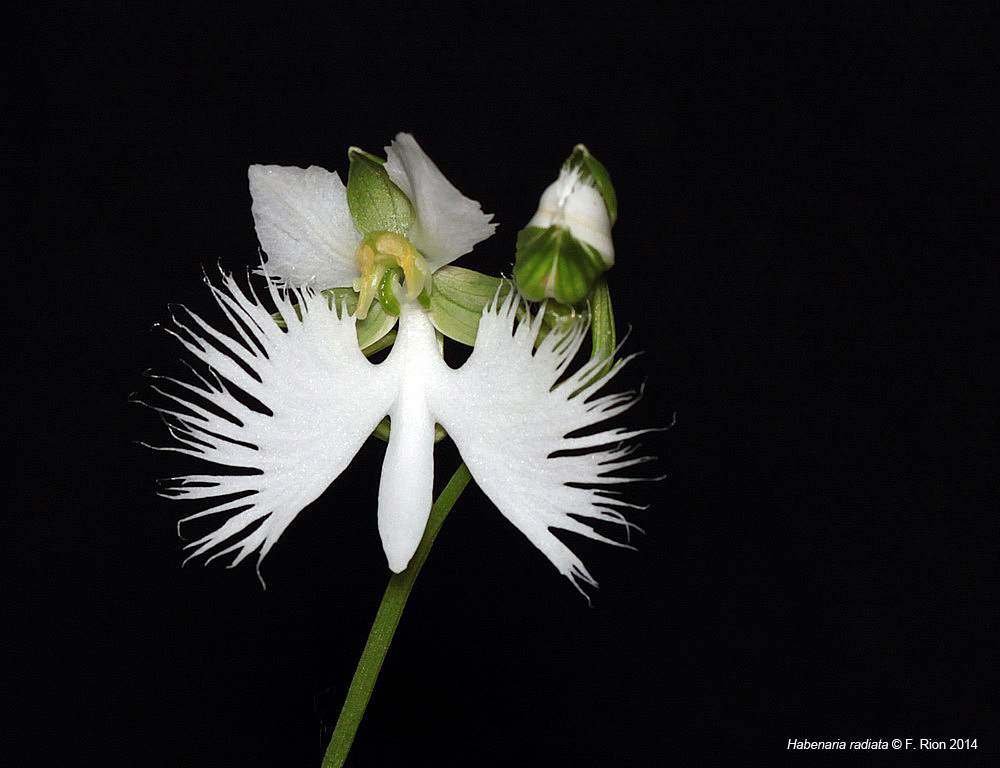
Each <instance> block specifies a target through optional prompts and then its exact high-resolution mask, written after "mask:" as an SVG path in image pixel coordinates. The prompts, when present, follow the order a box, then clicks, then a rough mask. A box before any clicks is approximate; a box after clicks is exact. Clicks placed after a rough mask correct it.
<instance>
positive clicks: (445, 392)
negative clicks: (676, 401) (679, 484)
mask: <svg viewBox="0 0 1000 768" xmlns="http://www.w3.org/2000/svg"><path fill="white" fill-rule="evenodd" d="M267 290H268V292H269V293H270V298H271V300H272V301H273V302H274V304H275V306H276V308H277V310H278V311H279V312H280V313H281V316H282V318H283V319H284V321H285V324H286V329H284V330H283V329H282V328H280V327H279V326H278V325H277V324H276V323H275V322H274V320H273V319H272V317H271V315H270V312H269V311H268V310H267V309H265V308H264V306H263V304H262V303H261V301H260V299H259V298H258V297H257V295H255V294H254V293H253V292H252V291H247V292H245V291H244V290H242V289H241V288H240V287H239V286H238V285H237V284H236V281H235V280H233V278H232V277H231V276H224V277H223V279H222V285H221V287H214V286H213V288H212V291H213V294H214V296H215V299H216V301H217V302H218V303H219V306H220V307H221V308H222V309H223V311H224V312H225V313H226V315H227V316H228V318H229V321H230V323H231V328H230V329H229V330H228V333H223V332H221V331H218V330H216V329H214V328H212V327H211V326H210V325H208V324H207V323H206V322H204V321H203V320H201V319H200V318H198V317H197V316H192V317H191V320H189V321H177V327H176V329H175V330H174V331H173V332H174V334H175V335H176V336H177V338H178V339H179V340H180V342H181V344H182V345H183V346H184V347H185V349H186V350H187V351H188V353H189V354H190V355H191V356H192V357H193V358H194V359H195V360H196V361H198V362H199V363H201V364H202V365H203V366H207V368H208V369H209V371H210V373H209V374H208V375H206V376H201V375H199V376H198V377H197V381H196V382H195V383H190V382H184V381H176V380H171V381H172V382H173V383H172V385H171V386H169V387H168V388H159V391H161V392H162V393H163V394H164V395H166V397H167V398H168V399H169V400H170V401H172V402H173V403H174V404H176V405H179V406H180V409H176V408H174V407H173V406H170V407H166V408H161V409H159V410H161V412H163V413H164V415H165V417H166V418H167V420H168V423H169V424H170V431H171V433H172V435H173V436H174V437H175V438H176V441H177V444H175V445H171V446H166V447H164V450H173V451H177V452H180V453H184V454H188V455H191V456H196V457H198V458H202V459H206V460H208V461H211V462H213V463H215V464H219V465H223V466H225V467H229V468H234V469H238V470H244V471H250V472H252V474H246V473H243V474H237V475H233V474H209V473H206V474H197V475H187V476H183V477H178V478H174V479H172V480H171V481H169V485H168V486H167V487H166V489H165V490H164V491H163V493H164V495H168V496H174V497H179V498H186V499H199V500H204V501H207V502H208V506H207V507H206V508H205V509H203V510H201V511H199V512H197V513H195V514H193V515H191V516H189V517H187V518H185V520H191V519H194V518H199V517H204V516H209V515H217V514H219V515H222V514H229V515H230V516H229V517H228V518H227V519H226V521H225V522H224V523H223V524H222V525H221V526H220V527H219V528H218V529H217V530H215V531H213V532H212V533H209V534H208V535H206V536H204V537H202V538H200V539H198V540H197V541H194V542H192V543H190V544H189V545H188V548H189V549H191V550H193V552H192V557H193V556H197V555H201V554H210V558H209V559H213V558H215V557H220V556H222V555H225V554H228V553H235V556H234V558H233V561H232V565H236V564H238V563H239V562H241V561H242V560H244V559H245V558H246V557H247V556H248V555H250V554H251V553H252V552H255V551H256V552H258V564H259V562H260V561H261V560H262V559H263V558H264V556H265V555H266V554H267V553H268V551H269V550H270V549H271V547H272V546H273V544H274V542H275V541H276V540H277V539H278V537H279V536H280V535H281V534H282V532H283V531H284V530H285V528H287V526H288V525H289V523H290V522H291V521H292V519H294V517H295V516H296V515H297V514H298V513H299V512H300V511H301V510H302V509H303V508H304V507H305V506H306V505H308V504H309V503H311V502H312V501H314V500H315V499H316V498H317V497H318V496H319V495H320V494H321V493H322V492H323V490H325V489H326V488H327V486H329V485H330V483H332V482H333V481H334V480H335V479H336V478H337V477H338V476H339V475H340V473H341V472H342V471H343V470H344V469H345V468H346V467H347V465H348V463H350V460H351V459H352V458H353V457H354V455H355V454H356V453H357V452H358V451H359V450H360V448H361V445H362V443H363V442H364V441H365V439H366V438H367V437H368V435H370V434H371V432H372V431H373V430H374V428H375V426H376V425H377V424H378V423H379V421H380V420H381V419H382V417H383V416H385V415H387V414H388V415H389V416H390V418H391V427H392V429H391V435H390V440H389V446H388V448H387V450H386V455H385V460H384V463H383V467H382V479H381V484H380V488H379V493H378V525H379V533H380V535H381V538H382V544H383V547H384V549H385V554H386V558H387V561H388V564H389V567H390V568H391V569H392V570H393V571H396V572H399V571H401V570H403V569H404V568H405V567H406V565H407V563H408V562H409V560H410V558H411V557H412V555H413V553H414V551H415V549H416V547H417V544H418V543H419V541H420V538H421V536H422V534H423V529H424V526H425V524H426V521H427V516H428V514H429V511H430V506H431V489H432V483H433V470H434V467H433V434H434V424H435V422H437V423H440V424H441V425H442V426H443V427H444V428H445V429H446V430H447V432H448V434H449V435H450V436H451V437H452V439H453V440H454V441H455V444H456V445H457V447H458V450H459V452H460V453H461V455H462V458H463V460H464V461H465V462H466V464H467V465H468V467H469V470H470V471H471V473H472V476H473V478H474V479H475V480H476V482H477V483H478V484H479V486H480V487H481V488H482V489H483V491H484V492H485V493H486V495H487V496H488V497H489V498H490V499H492V501H493V502H494V504H496V506H497V507H498V508H499V509H500V511H501V513H503V515H504V516H505V517H506V518H507V519H508V520H510V521H511V522H512V523H513V524H514V525H515V526H517V528H518V529H519V530H520V531H521V532H522V533H524V535H525V536H527V537H528V539H529V540H530V541H531V542H532V543H533V544H534V545H535V546H536V547H538V548H539V549H540V550H541V551H542V552H543V553H544V554H545V556H546V557H548V558H549V560H550V561H551V562H552V563H553V565H555V567H556V568H557V569H558V570H559V572H560V573H561V574H563V575H564V576H566V577H567V578H569V579H570V580H571V582H572V583H573V584H574V586H576V587H577V588H578V589H579V588H580V584H581V583H582V582H585V583H588V584H591V585H596V582H595V581H594V579H593V577H592V576H591V575H590V573H589V572H588V571H587V569H586V568H585V567H584V565H583V563H582V562H581V561H580V560H579V558H578V557H577V556H576V555H574V554H573V552H572V551H571V550H570V549H569V547H567V546H566V545H565V544H564V543H563V542H561V541H560V540H559V539H558V538H556V536H554V535H553V533H552V529H553V528H558V529H562V530H567V531H572V532H574V533H578V534H581V535H583V536H586V537H588V538H592V539H597V540H599V541H604V542H607V543H611V544H619V542H616V541H614V540H612V539H609V538H607V537H606V536H604V535H602V534H600V533H598V532H597V531H595V530H594V529H593V528H592V527H591V525H589V524H588V522H586V521H593V520H605V521H610V522H613V523H617V524H620V525H622V526H623V527H625V528H626V529H627V528H629V527H630V526H631V524H630V523H628V522H627V521H626V520H625V518H624V517H623V516H622V514H621V512H620V509H622V508H627V507H630V506H633V505H630V504H627V503H625V502H622V501H621V500H619V499H618V498H617V497H616V495H615V494H614V492H613V490H612V488H611V486H613V485H615V484H618V483H623V482H628V481H629V480H631V479H635V478H627V477H621V476H620V475H617V474H616V473H617V472H618V471H619V470H621V469H623V468H625V467H628V466H631V465H634V464H637V463H640V462H642V461H644V460H645V459H644V458H642V457H635V456H633V455H632V450H631V449H630V447H629V446H628V445H627V444H626V442H627V441H629V440H630V439H631V438H634V437H635V436H637V435H638V434H641V433H642V432H644V431H646V430H628V429H620V428H619V429H608V430H604V431H596V432H595V431H593V430H589V433H588V434H585V435H584V436H576V437H567V435H571V434H575V433H578V432H579V431H580V430H585V429H587V428H589V427H593V426H594V425H597V424H600V423H601V422H603V421H604V420H606V419H610V418H612V417H614V416H617V415H618V414H620V413H622V412H623V411H625V410H626V409H627V408H629V407H630V405H631V404H632V403H633V402H634V400H635V394H634V393H619V394H611V395H602V396H598V395H597V394H596V393H597V391H598V390H599V389H600V388H601V387H603V386H604V385H605V384H606V383H607V382H608V381H610V380H611V379H612V378H613V377H614V376H615V375H616V373H617V372H618V371H619V370H621V366H618V367H616V368H614V369H613V370H612V372H611V373H609V374H607V375H605V376H603V377H600V378H598V379H596V380H593V379H594V376H595V372H596V370H597V366H596V364H592V365H586V366H584V367H583V368H582V369H580V370H578V371H576V372H575V373H571V374H568V375H565V373H566V369H567V366H568V365H569V364H570V361H571V360H572V358H573V356H574V354H575V353H576V351H577V350H578V349H579V347H580V344H581V342H582V340H583V338H584V336H585V332H586V329H585V327H583V326H579V325H577V326H574V327H572V328H570V329H569V330H568V331H566V332H564V333H556V332H553V333H550V334H549V335H548V336H547V337H545V339H544V340H542V342H541V343H540V344H539V345H538V346H537V348H536V347H535V346H534V341H535V339H536V337H537V334H538V331H539V328H540V316H539V317H535V318H532V317H531V316H530V314H528V315H527V316H526V319H524V320H523V321H521V322H518V321H517V320H516V318H517V315H518V309H519V307H521V306H523V305H522V304H521V301H520V299H519V298H518V297H517V296H516V294H515V293H514V292H511V294H510V295H509V296H508V297H507V298H506V299H505V300H503V301H495V302H494V303H493V304H492V305H491V306H488V307H487V308H486V309H485V310H484V313H483V317H482V319H481V321H480V326H479V333H478V337H477V340H476V344H475V347H474V349H473V351H472V354H471V356H470V357H469V359H468V360H467V361H466V363H465V365H463V366H462V367H461V368H460V369H458V370H452V369H451V368H449V367H448V366H447V365H446V364H445V363H444V360H443V359H442V357H441V354H440V351H439V349H438V346H437V342H436V339H435V336H434V329H433V326H432V325H431V322H430V318H429V316H428V315H427V313H426V312H424V311H423V310H422V309H420V307H419V306H418V305H416V304H415V303H406V302H404V305H403V312H402V314H401V317H400V329H399V336H398V337H397V339H396V343H395V345H394V346H393V349H392V351H391V353H390V354H389V356H388V358H387V359H386V360H385V361H384V362H383V363H381V364H378V365H375V364H372V363H370V362H369V361H368V360H367V359H366V358H365V357H364V355H362V354H361V352H360V350H359V349H358V346H357V339H356V336H355V321H354V318H353V317H352V316H350V315H348V314H347V312H346V311H344V310H341V312H340V313H339V314H338V311H337V309H336V308H334V307H331V306H330V305H329V303H328V300H327V298H326V297H325V296H324V295H322V294H318V293H315V292H313V291H312V290H310V289H303V290H296V291H291V292H284V291H280V290H278V289H277V288H275V287H274V286H273V285H269V286H268V288H267ZM296 303H297V304H298V305H299V306H298V312H297V311H296V307H295V306H294V305H295V304H296ZM564 375H565V378H564V380H563V381H561V382H560V383H559V384H558V386H556V382H557V381H559V379H560V377H561V376H564ZM223 382H225V384H224V383H223ZM233 388H236V389H238V390H241V391H242V392H243V393H246V394H247V395H249V396H250V397H251V398H253V400H256V401H257V402H259V403H260V405H261V406H263V409H261V408H258V407H254V406H251V405H249V404H248V402H247V398H245V397H241V396H238V395H237V394H235V393H234V392H233V391H231V390H233ZM206 406H210V407H206ZM219 412H221V413H223V414H225V416H221V415H218V413H219ZM581 591H582V590H581Z"/></svg>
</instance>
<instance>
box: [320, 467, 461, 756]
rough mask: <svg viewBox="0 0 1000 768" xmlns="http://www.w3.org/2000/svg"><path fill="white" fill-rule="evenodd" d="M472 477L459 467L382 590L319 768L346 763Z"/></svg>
mask: <svg viewBox="0 0 1000 768" xmlns="http://www.w3.org/2000/svg"><path fill="white" fill-rule="evenodd" d="M471 477H472V476H471V475H470V474H469V469H468V467H466V466H465V464H461V465H459V467H458V469H456V470H455V474H454V475H452V477H451V480H449V481H448V485H446V486H445V488H444V490H443V491H441V495H440V496H438V498H437V501H435V502H434V506H432V507H431V514H430V517H429V518H428V520H427V527H426V528H425V529H424V536H423V538H422V539H421V540H420V545H419V546H418V547H417V551H416V552H415V553H414V554H413V558H412V559H411V560H410V564H409V565H408V566H407V567H406V570H405V571H403V572H402V573H394V574H393V575H392V578H391V579H389V585H388V586H387V587H386V588H385V594H384V595H383V596H382V603H381V604H380V605H379V607H378V613H377V614H375V621H374V623H373V624H372V628H371V632H369V633H368V642H367V643H365V650H364V651H363V652H362V653H361V658H360V659H359V660H358V668H357V669H356V670H354V678H353V679H352V680H351V687H350V689H349V690H348V691H347V699H346V700H345V701H344V708H343V709H341V710H340V717H339V718H337V725H336V727H335V728H334V729H333V736H332V737H331V739H330V745H329V746H328V747H327V748H326V755H325V756H324V757H323V766H322V768H341V766H343V764H344V761H345V760H347V753H348V752H349V751H350V749H351V744H352V743H353V742H354V734H355V733H357V730H358V726H359V725H360V724H361V718H362V717H363V716H364V714H365V708H366V707H367V706H368V699H369V698H371V695H372V689H373V688H374V687H375V681H376V680H377V679H378V673H379V670H380V669H382V662H383V661H384V660H385V654H386V651H388V650H389V644H390V643H391V642H392V636H393V635H394V634H395V632H396V626H397V625H398V624H399V618H400V616H401V615H402V613H403V608H404V607H405V606H406V599H407V598H408V597H409V596H410V590H411V589H413V583H414V582H415V581H416V579H417V574H418V573H420V567H421V566H422V565H423V564H424V560H426V559H427V555H428V553H429V552H430V551H431V545H432V544H433V543H434V539H435V537H436V536H437V534H438V531H439V530H441V525H442V523H444V519H445V518H446V517H447V516H448V513H449V512H450V511H451V508H452V507H453V506H455V502H456V501H457V500H458V497H459V496H460V495H461V494H462V491H463V490H465V486H466V485H468V484H469V480H470V479H471Z"/></svg>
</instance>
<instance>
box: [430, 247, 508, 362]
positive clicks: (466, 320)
mask: <svg viewBox="0 0 1000 768" xmlns="http://www.w3.org/2000/svg"><path fill="white" fill-rule="evenodd" d="M433 280H434V290H433V291H431V296H430V313H431V319H432V320H433V321H434V327H435V328H437V329H438V330H439V331H441V333H443V334H444V335H445V336H447V337H448V338H449V339H454V340H455V341H458V342H461V343H462V344H467V345H468V346H470V347H471V346H472V345H473V344H475V343H476V333H477V332H478V331H479V318H480V317H482V315H483V307H485V306H486V305H487V304H488V303H489V302H491V301H492V300H493V297H494V296H496V295H497V291H498V290H499V291H500V298H504V297H505V296H506V295H507V294H508V293H509V292H510V281H509V280H502V279H501V278H499V277H490V276H489V275H484V274H481V273H479V272H476V271H475V270H472V269H464V268H463V267H454V266H451V265H449V266H445V267H441V269H439V270H438V271H437V272H435V273H434V278H433Z"/></svg>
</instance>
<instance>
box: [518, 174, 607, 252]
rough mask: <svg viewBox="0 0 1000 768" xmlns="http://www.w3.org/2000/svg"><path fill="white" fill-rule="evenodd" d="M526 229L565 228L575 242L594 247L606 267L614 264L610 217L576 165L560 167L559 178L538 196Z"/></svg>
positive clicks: (598, 194) (595, 189)
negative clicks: (535, 209)
mask: <svg viewBox="0 0 1000 768" xmlns="http://www.w3.org/2000/svg"><path fill="white" fill-rule="evenodd" d="M528 226H529V227H538V228H539V229H548V228H549V227H551V226H557V227H562V228H564V229H568V230H569V232H570V234H572V235H573V237H575V238H576V239H577V240H579V241H580V242H583V243H586V244H587V245H589V246H591V247H592V248H594V249H595V250H596V251H597V252H598V253H599V254H600V255H601V258H603V259H604V263H605V266H606V267H610V266H611V265H612V264H614V263H615V248H614V245H613V244H612V242H611V217H610V216H609V215H608V208H607V205H605V202H604V198H603V197H602V196H601V193H600V192H599V191H598V190H597V187H596V185H595V184H594V180H593V177H592V176H590V175H589V174H586V175H584V174H583V173H582V169H581V168H580V167H579V166H577V167H575V168H567V167H566V166H563V168H562V169H561V170H560V171H559V178H558V179H556V180H555V181H554V182H553V183H552V184H550V185H549V187H548V189H546V190H545V191H544V192H543V193H542V197H541V200H539V202H538V210H537V211H536V212H535V215H534V216H533V217H532V219H531V221H529V222H528Z"/></svg>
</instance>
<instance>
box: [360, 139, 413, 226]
mask: <svg viewBox="0 0 1000 768" xmlns="http://www.w3.org/2000/svg"><path fill="white" fill-rule="evenodd" d="M347 157H348V158H349V159H350V161H351V167H350V170H349V171H348V173H347V205H348V207H349V208H350V209H351V216H352V217H353V219H354V224H355V226H356V227H357V228H358V230H359V231H360V232H361V233H362V234H365V235H367V234H368V233H369V232H375V231H384V232H395V233H396V234H397V235H404V236H405V235H406V234H407V233H408V232H409V231H410V228H411V227H412V226H413V222H414V221H415V220H416V214H415V212H414V210H413V205H412V203H411V202H410V199H409V198H408V197H407V196H406V195H405V194H404V193H403V190H401V189H400V188H399V187H397V186H396V185H395V184H394V183H393V181H392V179H390V178H389V174H388V173H386V171H385V167H384V163H385V161H384V160H382V159H380V158H377V157H375V156H374V155H370V154H369V153H367V152H365V151H364V150H362V149H358V148H357V147H351V148H350V149H349V150H348V151H347Z"/></svg>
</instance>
